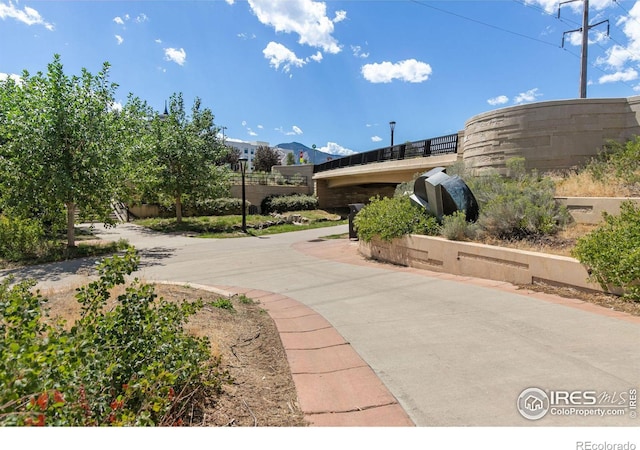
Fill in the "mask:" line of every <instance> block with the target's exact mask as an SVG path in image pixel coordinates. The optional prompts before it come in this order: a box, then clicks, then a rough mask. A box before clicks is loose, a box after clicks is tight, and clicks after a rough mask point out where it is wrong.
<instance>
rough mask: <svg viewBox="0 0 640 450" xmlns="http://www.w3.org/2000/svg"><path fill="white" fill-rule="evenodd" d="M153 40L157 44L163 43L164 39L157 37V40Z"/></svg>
mask: <svg viewBox="0 0 640 450" xmlns="http://www.w3.org/2000/svg"><path fill="white" fill-rule="evenodd" d="M153 42H155V43H156V44H162V39H156V40H155V41H153Z"/></svg>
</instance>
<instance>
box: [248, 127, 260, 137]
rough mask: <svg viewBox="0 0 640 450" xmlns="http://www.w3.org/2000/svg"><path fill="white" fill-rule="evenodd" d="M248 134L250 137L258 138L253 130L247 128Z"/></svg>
mask: <svg viewBox="0 0 640 450" xmlns="http://www.w3.org/2000/svg"><path fill="white" fill-rule="evenodd" d="M247 134H249V136H257V135H258V133H256V132H255V131H253V130H252V129H251V128H247Z"/></svg>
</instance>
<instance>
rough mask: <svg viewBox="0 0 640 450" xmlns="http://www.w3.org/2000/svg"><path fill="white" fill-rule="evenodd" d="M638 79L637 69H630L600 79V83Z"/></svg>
mask: <svg viewBox="0 0 640 450" xmlns="http://www.w3.org/2000/svg"><path fill="white" fill-rule="evenodd" d="M637 79H638V72H637V71H636V70H635V69H632V68H629V69H626V70H623V71H620V72H616V73H613V74H610V75H604V76H601V77H600V79H598V83H600V84H604V83H615V82H617V81H633V80H637Z"/></svg>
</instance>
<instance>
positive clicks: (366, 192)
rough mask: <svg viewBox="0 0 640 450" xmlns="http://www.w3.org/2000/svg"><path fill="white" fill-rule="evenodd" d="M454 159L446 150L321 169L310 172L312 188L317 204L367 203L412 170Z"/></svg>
mask: <svg viewBox="0 0 640 450" xmlns="http://www.w3.org/2000/svg"><path fill="white" fill-rule="evenodd" d="M457 160H458V154H457V153H448V154H441V155H433V156H428V157H423V156H416V157H412V158H410V159H401V160H391V161H382V162H374V163H366V164H360V165H353V166H349V167H343V168H338V169H330V170H325V171H322V172H317V173H315V174H314V175H313V182H314V185H315V187H314V191H315V193H316V196H317V197H318V202H319V206H320V208H344V207H347V206H348V205H349V204H350V203H368V202H369V199H370V198H371V197H373V196H375V195H380V196H381V197H391V196H393V193H394V191H395V188H396V186H397V185H398V184H400V183H404V182H406V181H410V180H411V179H413V177H414V176H415V175H416V174H421V173H424V172H426V171H428V170H430V169H433V168H434V167H449V166H451V165H453V164H455V162H456V161H457Z"/></svg>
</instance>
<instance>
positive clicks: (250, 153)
mask: <svg viewBox="0 0 640 450" xmlns="http://www.w3.org/2000/svg"><path fill="white" fill-rule="evenodd" d="M224 143H225V144H226V145H227V146H228V147H233V148H237V149H238V150H239V151H240V158H247V159H248V160H249V162H248V163H247V172H252V171H253V158H254V157H255V156H256V150H257V149H258V147H269V143H268V142H263V141H252V142H247V141H241V140H240V139H232V138H227V139H226V140H225V141H224Z"/></svg>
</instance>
